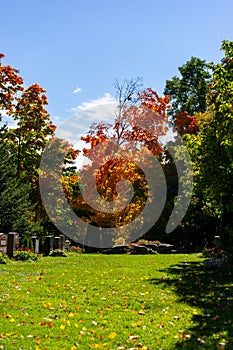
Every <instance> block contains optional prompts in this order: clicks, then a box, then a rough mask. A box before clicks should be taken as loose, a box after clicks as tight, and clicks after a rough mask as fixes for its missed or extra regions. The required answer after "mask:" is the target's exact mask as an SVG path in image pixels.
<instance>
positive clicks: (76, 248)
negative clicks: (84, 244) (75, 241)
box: [70, 245, 84, 254]
mask: <svg viewBox="0 0 233 350" xmlns="http://www.w3.org/2000/svg"><path fill="white" fill-rule="evenodd" d="M83 251H84V250H83V248H81V247H76V246H74V245H72V246H71V247H70V252H73V253H79V254H80V253H83Z"/></svg>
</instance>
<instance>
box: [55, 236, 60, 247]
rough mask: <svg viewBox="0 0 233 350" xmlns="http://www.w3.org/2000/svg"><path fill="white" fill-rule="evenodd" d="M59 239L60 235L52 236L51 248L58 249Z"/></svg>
mask: <svg viewBox="0 0 233 350" xmlns="http://www.w3.org/2000/svg"><path fill="white" fill-rule="evenodd" d="M59 240H60V237H54V240H53V249H60V248H59Z"/></svg>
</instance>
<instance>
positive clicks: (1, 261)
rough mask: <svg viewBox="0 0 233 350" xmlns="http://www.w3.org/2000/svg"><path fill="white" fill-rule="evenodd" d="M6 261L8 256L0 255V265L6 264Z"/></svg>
mask: <svg viewBox="0 0 233 350" xmlns="http://www.w3.org/2000/svg"><path fill="white" fill-rule="evenodd" d="M8 261H9V258H8V256H7V255H6V254H2V253H0V264H6V263H7V262H8Z"/></svg>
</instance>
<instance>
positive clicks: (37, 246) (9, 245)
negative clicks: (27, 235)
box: [0, 232, 67, 258]
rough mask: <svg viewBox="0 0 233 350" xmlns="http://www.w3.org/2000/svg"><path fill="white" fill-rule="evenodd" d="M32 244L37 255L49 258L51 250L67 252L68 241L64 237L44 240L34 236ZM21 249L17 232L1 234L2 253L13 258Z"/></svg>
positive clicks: (0, 250)
mask: <svg viewBox="0 0 233 350" xmlns="http://www.w3.org/2000/svg"><path fill="white" fill-rule="evenodd" d="M31 239H32V244H33V249H34V253H35V254H43V255H45V256H48V255H49V254H50V252H51V250H54V249H59V250H65V248H66V247H67V241H65V236H64V235H59V236H57V237H52V236H46V237H44V238H43V239H40V238H38V237H37V236H32V237H31ZM18 248H19V234H18V233H16V232H9V233H0V253H2V254H7V255H8V256H9V258H12V257H13V255H14V252H15V251H16V250H17V249H18Z"/></svg>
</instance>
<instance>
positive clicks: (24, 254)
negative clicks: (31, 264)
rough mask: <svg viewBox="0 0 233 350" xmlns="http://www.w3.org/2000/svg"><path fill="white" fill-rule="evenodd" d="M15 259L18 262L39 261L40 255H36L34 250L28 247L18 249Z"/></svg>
mask: <svg viewBox="0 0 233 350" xmlns="http://www.w3.org/2000/svg"><path fill="white" fill-rule="evenodd" d="M13 258H14V259H15V260H16V261H38V255H36V254H35V253H34V249H33V248H30V249H29V248H28V247H24V248H19V249H17V250H16V251H15V253H14V255H13Z"/></svg>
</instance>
